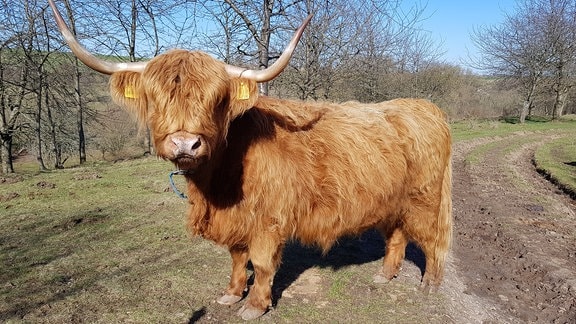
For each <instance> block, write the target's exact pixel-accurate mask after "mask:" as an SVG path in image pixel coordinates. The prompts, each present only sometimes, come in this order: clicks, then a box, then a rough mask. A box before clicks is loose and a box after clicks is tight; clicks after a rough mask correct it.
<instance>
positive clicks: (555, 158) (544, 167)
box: [534, 136, 576, 198]
mask: <svg viewBox="0 0 576 324" xmlns="http://www.w3.org/2000/svg"><path fill="white" fill-rule="evenodd" d="M534 163H535V164H536V167H537V169H538V170H539V172H541V173H543V174H544V175H545V176H547V177H549V178H550V180H551V181H552V182H555V183H556V184H558V185H559V186H560V187H561V188H562V189H563V190H564V191H566V192H567V193H568V194H570V195H571V196H572V197H574V198H576V137H574V136H569V137H562V138H559V139H557V140H554V141H552V142H550V143H548V144H547V145H543V146H541V147H540V148H538V150H536V152H535V154H534Z"/></svg>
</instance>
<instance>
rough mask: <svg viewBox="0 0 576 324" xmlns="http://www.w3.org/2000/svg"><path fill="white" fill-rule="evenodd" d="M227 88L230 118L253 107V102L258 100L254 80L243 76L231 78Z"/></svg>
mask: <svg viewBox="0 0 576 324" xmlns="http://www.w3.org/2000/svg"><path fill="white" fill-rule="evenodd" d="M229 89H230V97H229V98H230V100H229V103H230V110H229V113H230V114H231V115H232V116H231V117H232V119H233V118H234V117H236V116H238V115H241V114H242V113H244V112H245V111H246V110H248V109H250V108H252V107H254V104H255V103H256V101H257V100H258V86H257V85H256V81H252V80H248V79H244V78H232V79H231V80H230V88H229Z"/></svg>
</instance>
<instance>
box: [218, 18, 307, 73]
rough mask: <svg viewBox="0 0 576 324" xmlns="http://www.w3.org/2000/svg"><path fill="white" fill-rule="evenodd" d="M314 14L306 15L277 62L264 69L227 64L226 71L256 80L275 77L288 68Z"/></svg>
mask: <svg viewBox="0 0 576 324" xmlns="http://www.w3.org/2000/svg"><path fill="white" fill-rule="evenodd" d="M312 16H313V15H309V16H308V17H306V19H304V22H302V25H300V27H299V28H298V30H296V32H295V33H294V36H293V37H292V40H291V41H290V43H289V44H288V46H286V48H285V49H284V52H282V55H280V57H279V58H278V59H277V60H276V62H274V64H272V65H271V66H269V67H268V68H266V69H264V70H247V69H243V68H241V67H238V66H234V65H226V72H228V74H229V75H230V76H232V77H240V76H242V77H243V78H246V79H251V80H254V81H256V82H266V81H270V80H272V79H274V78H275V77H277V76H278V74H280V73H281V72H282V71H283V70H284V68H286V66H288V62H290V58H291V57H292V53H293V52H294V49H295V48H296V45H297V44H298V41H299V40H300V37H302V33H303V32H304V29H305V28H306V26H307V25H308V23H309V22H310V20H311V19H312Z"/></svg>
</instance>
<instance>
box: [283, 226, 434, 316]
mask: <svg viewBox="0 0 576 324" xmlns="http://www.w3.org/2000/svg"><path fill="white" fill-rule="evenodd" d="M384 252H385V249H384V240H383V239H382V236H381V235H380V234H379V233H378V232H377V231H376V230H369V231H366V232H365V233H363V234H362V235H361V236H360V237H345V238H342V239H340V240H339V241H338V243H336V244H335V245H334V246H333V247H332V249H330V251H328V253H327V254H325V255H322V252H321V251H320V249H318V248H316V247H307V246H303V245H301V244H300V243H298V242H290V243H289V244H287V245H286V247H285V248H284V253H283V257H282V264H281V266H280V268H279V269H278V271H277V273H276V276H275V277H274V284H273V287H272V303H273V306H276V304H277V302H278V300H279V299H280V298H281V296H282V293H283V292H284V290H286V289H287V288H288V287H289V286H290V285H291V284H292V283H294V282H295V281H296V280H297V279H298V277H299V276H300V275H301V274H302V273H303V272H304V271H306V270H307V269H310V268H313V267H320V268H330V269H333V270H338V269H341V268H344V267H347V266H351V265H360V264H365V263H369V262H372V261H377V260H382V258H383V257H384ZM406 260H407V261H409V262H412V263H414V264H415V265H416V266H417V267H418V268H419V269H420V273H421V274H424V269H425V267H426V259H425V256H424V253H423V252H422V250H421V249H420V248H419V247H417V246H416V245H414V244H412V243H410V244H408V247H407V248H406Z"/></svg>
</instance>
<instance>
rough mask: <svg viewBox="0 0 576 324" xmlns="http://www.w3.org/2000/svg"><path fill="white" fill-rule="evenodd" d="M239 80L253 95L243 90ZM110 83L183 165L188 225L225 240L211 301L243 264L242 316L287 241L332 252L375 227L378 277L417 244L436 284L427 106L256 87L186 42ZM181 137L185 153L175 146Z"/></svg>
mask: <svg viewBox="0 0 576 324" xmlns="http://www.w3.org/2000/svg"><path fill="white" fill-rule="evenodd" d="M241 83H242V84H244V85H243V86H241ZM241 87H248V91H249V94H250V97H249V98H248V99H239V97H238V92H239V89H240V88H241ZM127 88H128V89H129V90H130V91H131V92H132V91H133V92H134V93H135V94H136V98H126V96H125V95H126V89H127ZM111 92H112V96H113V98H114V99H115V100H116V101H117V102H119V103H121V104H123V105H125V106H127V107H129V108H130V109H132V110H133V111H134V112H136V114H137V116H138V118H139V119H140V120H141V121H142V122H144V123H147V124H148V126H149V127H150V129H151V130H152V134H153V139H154V143H155V147H156V150H157V152H158V155H159V156H161V157H163V158H165V159H168V160H171V161H173V162H174V163H175V164H176V165H177V166H179V167H180V168H181V169H184V170H186V171H188V174H187V175H186V177H187V181H188V197H189V198H188V199H189V201H190V207H189V208H190V209H189V211H188V226H189V228H190V230H191V231H192V232H193V233H194V234H197V235H201V236H202V237H205V238H206V239H210V240H213V241H215V242H217V243H218V244H221V245H224V246H226V247H228V249H229V251H230V253H231V256H232V275H231V279H230V283H229V285H228V288H227V289H226V292H225V294H224V296H222V297H221V298H220V299H219V302H220V303H223V304H232V303H235V302H237V301H239V300H240V299H241V298H242V295H243V291H244V289H245V288H246V284H247V275H246V266H247V263H248V261H249V260H251V262H252V264H253V266H254V272H255V280H254V285H253V286H252V287H251V288H250V292H249V294H248V297H247V300H246V302H245V304H244V306H243V307H242V309H241V310H240V315H241V316H242V317H243V318H245V319H250V318H255V317H258V316H260V315H262V314H263V313H264V312H265V311H266V310H267V308H268V306H269V305H270V304H271V287H270V283H271V281H272V279H273V276H274V274H275V272H276V270H277V268H278V265H279V263H280V260H281V255H282V248H283V246H284V244H285V243H286V242H287V241H288V240H290V239H298V240H300V241H301V242H303V243H305V244H316V245H318V246H320V247H321V248H322V249H323V250H324V251H327V250H328V249H330V247H331V246H332V244H333V243H334V242H335V241H336V240H337V239H338V238H339V237H341V236H343V235H358V234H360V233H361V232H363V231H365V230H366V229H369V228H377V229H378V230H379V231H380V232H381V233H382V235H383V236H384V237H385V238H386V244H387V248H386V254H385V257H384V261H383V266H382V269H381V271H380V272H379V273H378V274H377V275H376V276H375V280H376V281H383V280H390V279H392V278H393V277H394V276H396V275H397V273H398V271H399V269H400V264H401V262H402V260H403V259H404V253H405V249H406V245H407V243H408V241H414V242H415V243H417V244H418V245H419V246H420V247H421V248H422V250H423V252H424V254H425V256H426V271H425V274H424V277H423V279H422V284H423V286H424V287H428V286H432V287H438V285H440V283H441V281H442V277H443V272H444V263H445V259H446V255H447V253H448V250H449V246H450V241H451V233H452V216H451V215H452V213H451V192H450V191H451V162H450V154H451V153H450V146H451V143H450V141H451V139H450V131H449V128H448V125H447V123H446V122H445V116H444V114H443V113H442V112H441V111H440V109H438V107H436V106H435V105H433V104H432V103H430V102H428V101H425V100H414V99H399V100H392V101H387V102H383V103H378V104H361V103H357V102H349V103H344V104H340V105H337V104H330V103H318V102H300V101H289V100H279V99H274V98H269V97H264V96H259V95H258V93H257V89H256V83H255V82H254V81H250V80H244V79H237V78H234V79H230V77H228V75H227V74H226V73H225V71H224V67H223V63H221V62H219V61H217V60H214V59H212V58H211V57H210V56H208V55H207V54H204V53H201V52H189V51H183V50H175V51H171V52H168V53H166V54H164V55H160V56H158V57H156V58H154V59H153V60H152V61H150V62H149V64H148V66H147V67H146V70H145V71H144V72H143V73H142V74H141V75H140V74H138V73H133V72H119V73H115V74H113V75H112V77H111ZM182 141H184V142H185V141H189V142H187V143H192V144H189V145H193V146H194V151H192V150H190V152H192V153H190V154H187V155H186V154H185V155H182V154H180V153H178V152H180V151H178V149H182V148H181V147H179V145H180V144H179V143H181V142H182ZM197 146H198V148H196V147H197ZM183 149H184V150H186V149H187V148H186V147H184V148H183Z"/></svg>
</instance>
